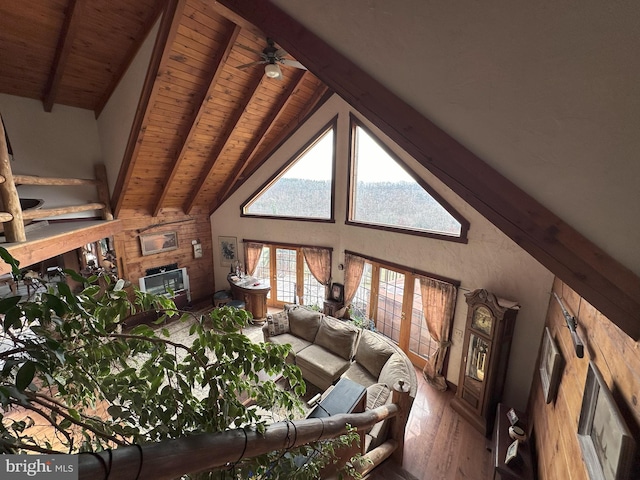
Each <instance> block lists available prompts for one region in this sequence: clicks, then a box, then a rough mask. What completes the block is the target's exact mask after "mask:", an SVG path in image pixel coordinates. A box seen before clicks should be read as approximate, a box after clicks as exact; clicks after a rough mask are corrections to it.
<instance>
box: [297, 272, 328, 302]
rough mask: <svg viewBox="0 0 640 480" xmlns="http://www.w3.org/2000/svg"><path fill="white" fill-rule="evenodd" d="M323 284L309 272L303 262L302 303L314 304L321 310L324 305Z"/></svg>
mask: <svg viewBox="0 0 640 480" xmlns="http://www.w3.org/2000/svg"><path fill="white" fill-rule="evenodd" d="M324 291H325V289H324V285H322V284H321V283H320V282H318V280H316V278H315V277H314V276H313V275H312V274H311V271H310V270H309V267H308V266H307V262H306V261H305V262H304V295H303V297H302V298H301V299H300V303H301V304H303V305H309V306H316V307H318V308H319V309H320V310H322V308H323V306H324V297H325V293H324Z"/></svg>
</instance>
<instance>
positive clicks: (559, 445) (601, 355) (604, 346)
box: [529, 278, 640, 480]
mask: <svg viewBox="0 0 640 480" xmlns="http://www.w3.org/2000/svg"><path fill="white" fill-rule="evenodd" d="M554 291H555V292H556V294H557V295H558V296H559V297H560V298H561V299H563V303H564V304H565V306H566V308H567V310H569V312H570V313H571V314H572V315H574V316H575V317H576V318H577V320H578V324H579V326H578V333H579V335H580V338H582V341H583V342H584V346H585V352H584V358H577V357H576V355H575V351H574V347H573V343H572V340H571V335H570V332H569V329H568V328H567V326H566V322H565V320H564V317H563V315H562V311H561V309H560V306H559V304H558V302H557V301H556V300H555V299H554V298H553V296H551V297H550V298H551V300H550V303H549V309H548V312H547V319H546V325H547V327H549V330H550V331H551V335H552V337H553V338H554V339H555V341H556V343H557V345H558V348H559V349H560V351H561V354H562V357H563V360H564V364H563V370H562V375H561V381H560V386H559V388H558V393H557V396H556V398H555V401H552V402H551V403H549V404H546V403H545V401H544V398H543V394H542V388H541V386H540V376H539V375H538V373H537V372H538V370H537V369H536V374H535V375H534V381H533V386H532V389H531V396H530V398H529V415H530V417H531V418H532V419H533V426H534V430H535V435H536V450H537V455H538V462H537V463H538V477H539V478H540V480H557V479H559V478H561V479H564V480H583V479H585V480H587V479H588V478H589V475H588V473H587V470H586V466H585V464H584V462H583V460H582V454H581V451H580V445H579V444H578V437H577V430H578V420H579V418H580V408H581V406H582V394H583V392H584V384H585V379H586V376H587V368H588V366H589V360H591V361H593V362H594V363H595V364H596V366H597V367H598V369H599V370H600V372H601V373H602V376H603V378H604V380H605V382H607V385H608V386H609V388H610V390H611V392H612V393H613V397H614V398H615V401H616V403H617V405H618V408H619V409H620V412H621V413H622V416H623V417H624V419H625V421H626V423H627V426H628V427H629V429H630V430H631V433H632V434H633V435H634V438H635V439H636V442H637V443H638V445H637V446H636V459H635V462H634V466H633V467H632V473H631V476H630V477H629V478H630V479H637V478H640V461H639V458H640V452H639V451H638V450H640V442H639V441H638V440H639V439H640V404H639V401H638V400H639V397H640V343H639V342H636V341H634V340H633V339H632V338H631V337H629V336H628V335H626V334H625V333H623V332H622V331H621V330H620V329H619V328H618V327H616V326H615V325H614V324H613V323H611V322H610V321H609V319H607V318H606V317H605V316H603V315H602V314H601V313H600V312H599V311H597V310H596V309H595V308H594V307H593V306H591V305H590V304H589V303H588V302H586V301H585V300H584V299H583V298H581V297H580V296H579V295H577V294H576V293H575V292H574V291H573V290H571V289H570V288H569V287H567V286H566V285H565V284H564V283H562V282H561V281H560V280H558V279H557V278H556V280H555V282H554ZM538 365H539V359H538Z"/></svg>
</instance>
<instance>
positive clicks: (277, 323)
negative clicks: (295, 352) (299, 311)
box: [267, 312, 289, 337]
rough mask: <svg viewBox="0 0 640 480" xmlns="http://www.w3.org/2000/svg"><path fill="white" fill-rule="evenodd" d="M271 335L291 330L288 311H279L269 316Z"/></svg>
mask: <svg viewBox="0 0 640 480" xmlns="http://www.w3.org/2000/svg"><path fill="white" fill-rule="evenodd" d="M267 325H268V328H269V336H270V337H273V336H274V335H280V334H283V333H288V332H289V316H288V315H287V312H278V313H275V314H273V315H268V316H267Z"/></svg>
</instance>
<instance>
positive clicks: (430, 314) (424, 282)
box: [420, 277, 457, 391]
mask: <svg viewBox="0 0 640 480" xmlns="http://www.w3.org/2000/svg"><path fill="white" fill-rule="evenodd" d="M420 292H421V293H422V313H423V314H424V318H425V321H426V323H427V328H428V330H429V334H430V335H431V338H432V339H433V340H434V341H435V342H437V343H438V348H437V349H436V352H435V353H434V354H433V355H431V356H430V357H429V359H428V360H427V363H426V365H425V366H424V369H423V370H422V374H423V375H424V378H425V380H427V382H429V383H430V384H431V385H433V386H434V387H435V388H437V389H438V390H441V391H445V390H446V389H447V382H446V380H445V378H444V376H443V375H442V367H443V365H444V359H445V357H446V356H447V351H448V350H449V346H450V345H451V342H450V341H449V334H450V332H451V324H452V322H453V312H454V309H455V305H456V295H457V290H456V287H455V286H454V285H452V284H450V283H447V282H442V281H440V280H436V279H433V278H425V277H420Z"/></svg>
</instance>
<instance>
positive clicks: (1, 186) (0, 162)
mask: <svg viewBox="0 0 640 480" xmlns="http://www.w3.org/2000/svg"><path fill="white" fill-rule="evenodd" d="M5 138H6V137H5V133H4V123H3V122H2V118H1V117H0V222H2V223H4V235H5V237H6V239H7V242H9V243H14V242H26V240H27V235H26V232H25V228H24V221H25V220H36V219H38V218H45V217H53V216H56V215H65V214H68V213H78V212H85V211H89V210H100V211H101V212H102V218H103V220H113V214H112V212H111V205H110V201H109V188H108V185H107V171H106V169H105V167H104V165H102V164H98V165H96V166H95V177H96V178H95V179H82V178H54V177H37V176H31V175H13V172H12V170H11V162H10V160H9V151H8V148H7V143H6V139H5ZM16 184H21V185H46V186H60V187H61V186H78V185H94V186H95V187H96V188H97V190H98V200H99V201H98V202H96V203H87V204H82V205H71V206H66V207H59V208H41V209H38V210H25V211H23V210H22V207H21V205H20V198H19V196H18V190H17V188H16Z"/></svg>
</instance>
